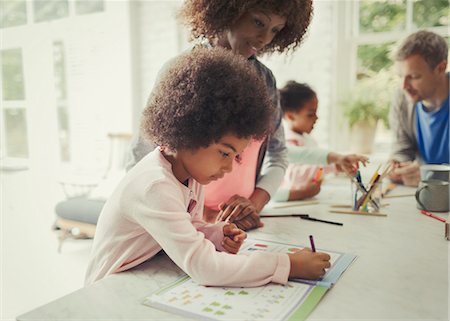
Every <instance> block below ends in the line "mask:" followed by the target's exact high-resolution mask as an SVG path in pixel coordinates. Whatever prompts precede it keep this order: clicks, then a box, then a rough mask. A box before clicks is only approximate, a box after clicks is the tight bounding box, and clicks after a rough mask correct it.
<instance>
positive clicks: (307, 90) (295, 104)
mask: <svg viewBox="0 0 450 321" xmlns="http://www.w3.org/2000/svg"><path fill="white" fill-rule="evenodd" d="M278 92H279V93H280V105H281V109H282V110H283V113H286V112H297V111H300V110H301V109H302V108H303V106H304V105H305V103H306V102H307V101H309V100H311V99H313V98H314V97H317V94H316V92H315V91H314V90H313V89H312V88H311V87H309V85H307V84H300V83H298V82H296V81H294V80H289V81H288V82H287V83H286V85H285V86H284V87H283V88H281V89H280V90H279V91H278Z"/></svg>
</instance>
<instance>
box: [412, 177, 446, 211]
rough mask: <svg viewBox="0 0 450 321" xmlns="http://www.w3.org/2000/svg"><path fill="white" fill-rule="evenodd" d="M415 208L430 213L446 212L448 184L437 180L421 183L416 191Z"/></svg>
mask: <svg viewBox="0 0 450 321" xmlns="http://www.w3.org/2000/svg"><path fill="white" fill-rule="evenodd" d="M416 200H417V208H419V209H421V210H426V211H430V212H448V210H449V183H448V182H444V181H440V180H437V179H429V180H424V181H421V182H420V184H419V187H418V188H417V191H416Z"/></svg>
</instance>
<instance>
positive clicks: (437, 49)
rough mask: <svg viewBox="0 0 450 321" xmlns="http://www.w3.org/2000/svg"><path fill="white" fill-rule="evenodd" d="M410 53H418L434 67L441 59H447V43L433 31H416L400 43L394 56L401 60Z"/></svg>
mask: <svg viewBox="0 0 450 321" xmlns="http://www.w3.org/2000/svg"><path fill="white" fill-rule="evenodd" d="M412 55H420V56H421V57H422V58H423V59H424V60H425V61H426V62H427V64H428V65H429V66H430V67H431V68H432V69H434V68H436V66H437V65H438V64H440V63H441V62H442V61H444V60H447V56H448V45H447V42H446V41H445V39H444V38H443V37H441V36H440V35H438V34H435V33H434V32H430V31H426V30H422V31H418V32H415V33H413V34H411V35H409V36H408V37H407V38H406V39H405V40H404V41H403V42H402V43H401V45H400V47H399V48H398V49H397V51H396V53H395V56H394V58H395V60H397V61H401V60H405V59H407V58H408V57H410V56H412Z"/></svg>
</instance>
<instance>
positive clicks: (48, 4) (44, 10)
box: [33, 0, 69, 22]
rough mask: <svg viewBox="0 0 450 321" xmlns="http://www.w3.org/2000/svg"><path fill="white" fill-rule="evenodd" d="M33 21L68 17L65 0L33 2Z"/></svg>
mask: <svg viewBox="0 0 450 321" xmlns="http://www.w3.org/2000/svg"><path fill="white" fill-rule="evenodd" d="M33 9H34V21H35V22H41V21H49V20H54V19H59V18H64V17H67V16H68V15H69V3H68V2H67V0H34V2H33Z"/></svg>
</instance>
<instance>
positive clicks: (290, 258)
mask: <svg viewBox="0 0 450 321" xmlns="http://www.w3.org/2000/svg"><path fill="white" fill-rule="evenodd" d="M254 93H259V94H258V95H254ZM273 112H274V108H273V106H272V105H271V104H270V101H269V97H268V95H267V92H266V90H265V87H264V84H263V82H262V80H261V79H260V77H259V76H258V75H257V73H256V72H255V70H254V69H252V68H251V67H250V66H249V64H248V62H247V61H246V60H245V59H243V58H242V57H239V56H238V55H234V54H233V53H231V52H230V51H228V50H224V49H219V48H216V49H205V48H196V49H194V50H192V51H191V52H190V53H188V54H186V55H183V56H181V57H179V58H178V59H176V60H175V61H174V63H173V64H172V65H171V66H170V68H169V69H168V70H167V72H166V73H165V74H164V75H163V76H162V77H161V79H160V82H159V83H158V84H157V86H156V87H155V89H154V90H153V92H152V94H151V96H150V99H149V102H148V105H147V107H146V109H145V110H144V113H143V118H142V124H141V129H142V131H143V136H144V137H146V138H148V139H149V140H151V141H152V142H155V143H156V144H157V145H158V147H157V148H156V149H155V150H153V151H152V152H151V153H149V154H148V155H147V156H145V157H144V158H143V159H142V160H141V161H140V162H139V163H138V164H136V165H135V166H134V167H133V168H132V169H131V170H130V171H129V172H128V173H127V175H126V176H125V177H124V179H123V180H122V181H121V182H120V184H119V186H118V187H117V188H116V190H115V191H114V193H113V194H112V196H111V197H110V198H109V199H108V201H107V202H106V204H105V206H104V208H103V211H102V213H101V215H100V218H99V221H98V224H97V230H96V235H95V238H94V245H93V251H92V256H91V260H90V263H89V267H88V271H87V276H86V283H87V284H90V283H92V282H94V281H96V280H99V279H101V278H103V277H105V276H107V275H110V274H112V273H118V272H121V271H125V270H128V269H131V268H132V267H135V266H136V265H138V264H140V263H142V262H144V261H146V260H148V259H150V258H152V257H153V256H155V255H156V254H157V253H158V252H159V251H160V250H161V249H163V250H164V251H165V253H167V255H168V256H169V257H170V258H171V259H172V260H173V261H174V262H175V263H176V264H177V265H178V266H179V267H180V268H181V269H182V270H183V271H185V272H186V273H187V274H188V275H189V276H191V277H192V278H193V279H194V280H195V281H196V282H198V283H200V284H203V285H209V286H236V287H238V286H260V285H263V284H266V283H269V282H276V283H281V284H285V283H286V282H287V280H288V277H301V278H309V279H317V278H319V277H321V276H322V275H323V274H324V273H325V269H326V268H328V267H330V262H329V259H330V257H329V255H328V254H326V253H315V252H312V251H311V250H309V249H304V250H302V251H299V252H297V253H295V254H284V253H266V252H258V253H252V254H251V255H233V253H237V252H238V250H239V248H240V246H241V244H242V242H243V240H244V239H245V237H246V234H245V232H244V231H242V230H240V229H238V228H237V227H236V225H235V224H232V223H226V222H220V223H217V224H207V223H205V222H204V221H203V220H202V216H203V189H204V187H203V186H202V185H204V184H208V183H210V182H211V181H213V180H217V179H219V178H220V177H222V176H223V175H224V174H225V173H227V172H230V171H231V170H232V167H233V162H234V160H235V159H236V158H238V156H239V154H240V153H241V152H242V151H243V150H244V148H245V147H246V146H247V145H248V143H249V142H250V140H251V139H260V138H261V137H264V136H265V135H267V130H268V129H269V128H270V125H269V124H270V122H271V117H272V116H273ZM226 252H228V253H226Z"/></svg>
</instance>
